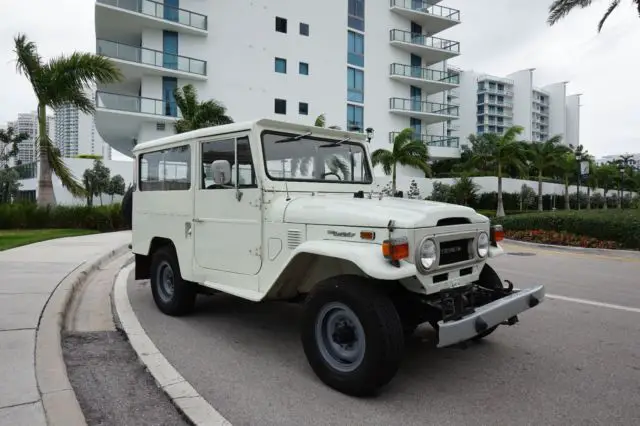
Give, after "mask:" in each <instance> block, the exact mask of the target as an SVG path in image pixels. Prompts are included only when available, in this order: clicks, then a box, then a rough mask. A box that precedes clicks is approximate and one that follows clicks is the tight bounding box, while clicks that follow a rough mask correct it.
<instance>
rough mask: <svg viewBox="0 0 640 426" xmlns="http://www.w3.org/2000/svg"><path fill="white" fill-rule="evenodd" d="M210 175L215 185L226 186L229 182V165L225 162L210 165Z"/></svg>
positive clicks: (217, 161)
mask: <svg viewBox="0 0 640 426" xmlns="http://www.w3.org/2000/svg"><path fill="white" fill-rule="evenodd" d="M211 173H212V174H213V181H214V182H215V183H216V185H228V184H229V183H230V182H231V164H230V163H229V162H228V161H227V160H216V161H214V162H213V163H211Z"/></svg>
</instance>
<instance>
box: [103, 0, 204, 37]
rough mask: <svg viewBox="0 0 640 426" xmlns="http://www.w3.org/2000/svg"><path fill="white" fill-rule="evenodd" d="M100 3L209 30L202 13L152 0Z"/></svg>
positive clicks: (106, 1)
mask: <svg viewBox="0 0 640 426" xmlns="http://www.w3.org/2000/svg"><path fill="white" fill-rule="evenodd" d="M97 1H98V3H102V4H106V5H108V6H113V7H118V8H120V9H125V10H129V11H131V12H137V13H141V14H143V15H147V16H151V17H153V18H159V19H165V20H167V21H171V22H177V23H179V24H182V25H186V26H188V27H193V28H197V29H199V30H206V29H207V17H206V16H205V15H202V14H200V13H195V12H191V11H189V10H185V9H180V8H178V7H173V6H169V5H165V4H163V3H158V2H157V1H152V0H97Z"/></svg>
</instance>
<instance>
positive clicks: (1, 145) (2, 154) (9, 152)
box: [0, 126, 29, 168]
mask: <svg viewBox="0 0 640 426" xmlns="http://www.w3.org/2000/svg"><path fill="white" fill-rule="evenodd" d="M27 139H29V135H28V134H27V133H24V132H22V133H18V134H16V133H15V129H14V128H13V126H9V127H8V128H7V130H5V129H0V161H6V162H7V164H5V168H7V167H9V164H8V162H9V158H11V157H15V156H16V155H18V150H19V147H18V144H19V143H20V142H22V141H25V140H27Z"/></svg>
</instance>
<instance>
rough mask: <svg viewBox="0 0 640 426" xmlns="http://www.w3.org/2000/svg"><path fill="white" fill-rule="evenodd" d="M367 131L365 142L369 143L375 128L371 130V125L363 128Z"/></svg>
mask: <svg viewBox="0 0 640 426" xmlns="http://www.w3.org/2000/svg"><path fill="white" fill-rule="evenodd" d="M365 131H366V132H367V142H368V143H371V139H373V134H374V133H375V130H373V127H367V130H365Z"/></svg>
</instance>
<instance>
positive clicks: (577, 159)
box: [575, 151, 582, 210]
mask: <svg viewBox="0 0 640 426" xmlns="http://www.w3.org/2000/svg"><path fill="white" fill-rule="evenodd" d="M575 155H576V163H578V191H577V192H576V198H577V200H578V210H580V180H581V176H582V164H581V162H580V161H581V160H582V153H581V152H580V151H576V152H575Z"/></svg>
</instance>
